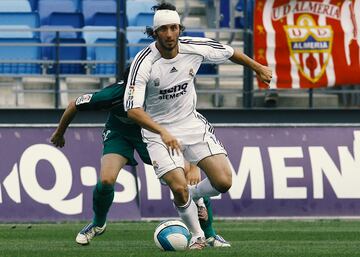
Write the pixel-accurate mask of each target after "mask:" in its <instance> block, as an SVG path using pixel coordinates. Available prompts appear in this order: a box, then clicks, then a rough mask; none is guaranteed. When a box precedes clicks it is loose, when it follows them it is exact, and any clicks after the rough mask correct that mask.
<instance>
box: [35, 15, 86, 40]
mask: <svg viewBox="0 0 360 257" xmlns="http://www.w3.org/2000/svg"><path fill="white" fill-rule="evenodd" d="M83 26H84V17H83V15H82V14H81V13H66V12H65V13H64V12H53V13H52V14H50V17H49V25H45V26H42V27H41V28H42V29H53V30H55V29H59V30H66V29H74V28H82V27H83ZM55 37H56V32H55V31H42V32H41V41H42V42H46V43H48V42H51V41H52V40H53V39H54V38H55ZM59 37H60V38H80V37H81V32H76V31H60V32H59Z"/></svg>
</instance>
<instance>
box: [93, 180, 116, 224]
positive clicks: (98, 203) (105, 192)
mask: <svg viewBox="0 0 360 257" xmlns="http://www.w3.org/2000/svg"><path fill="white" fill-rule="evenodd" d="M113 200H114V185H106V184H102V183H101V182H100V181H99V182H98V183H97V184H96V186H95V188H94V190H93V211H94V214H95V215H94V219H93V223H94V224H95V225H96V226H99V227H102V226H104V224H105V222H106V216H107V213H108V211H109V209H110V206H111V204H112V202H113Z"/></svg>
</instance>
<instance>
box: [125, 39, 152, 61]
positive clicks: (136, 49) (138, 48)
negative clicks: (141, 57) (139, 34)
mask: <svg viewBox="0 0 360 257" xmlns="http://www.w3.org/2000/svg"><path fill="white" fill-rule="evenodd" d="M153 41H154V40H153V39H152V38H140V39H139V40H138V41H137V42H136V44H141V45H139V46H130V47H129V48H128V52H129V57H130V58H134V57H135V55H136V54H137V53H138V52H140V51H141V50H142V49H144V48H145V47H146V46H148V45H149V44H151V43H152V42H153Z"/></svg>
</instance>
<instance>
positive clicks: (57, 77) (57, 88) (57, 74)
mask: <svg viewBox="0 0 360 257" xmlns="http://www.w3.org/2000/svg"><path fill="white" fill-rule="evenodd" d="M55 42H56V44H55V108H56V109H58V108H59V103H60V101H59V97H60V92H59V91H60V63H59V60H60V47H59V46H60V32H59V31H56V40H55Z"/></svg>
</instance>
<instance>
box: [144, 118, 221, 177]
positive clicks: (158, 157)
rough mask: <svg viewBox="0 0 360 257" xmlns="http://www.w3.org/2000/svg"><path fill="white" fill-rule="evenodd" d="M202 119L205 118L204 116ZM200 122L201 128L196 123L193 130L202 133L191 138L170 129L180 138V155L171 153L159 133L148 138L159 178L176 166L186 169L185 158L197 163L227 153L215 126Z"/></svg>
mask: <svg viewBox="0 0 360 257" xmlns="http://www.w3.org/2000/svg"><path fill="white" fill-rule="evenodd" d="M202 119H204V118H203V117H202ZM190 122H192V124H194V120H191V121H190ZM200 122H201V123H202V128H201V130H199V125H201V124H199V123H198V124H195V125H196V126H197V130H196V129H195V130H193V131H201V133H193V135H192V136H191V138H189V139H187V138H188V135H187V136H186V138H185V137H183V138H181V136H179V135H176V134H175V135H174V133H172V131H171V130H170V131H169V132H170V133H172V134H173V135H174V136H175V137H176V138H178V140H179V141H180V143H181V145H182V153H180V155H177V154H176V153H175V154H174V155H172V154H171V153H169V151H168V149H167V147H166V145H165V144H164V142H162V140H161V138H160V136H159V135H157V136H155V135H154V136H153V137H152V138H151V139H149V138H147V140H146V143H147V149H148V152H149V154H150V158H151V160H152V164H153V167H154V170H155V173H156V175H157V177H158V178H161V177H162V176H163V175H164V174H165V173H167V172H169V171H171V170H173V169H175V168H182V169H184V162H185V160H184V159H186V160H187V161H188V162H191V163H195V164H197V163H198V162H199V161H201V160H202V159H204V158H206V157H208V156H212V155H217V154H226V155H227V152H226V150H225V149H224V147H223V145H222V144H221V142H220V141H219V140H218V139H217V138H216V136H215V134H214V128H213V127H212V126H211V124H210V123H208V122H207V121H206V120H202V121H200ZM195 123H196V121H195ZM178 128H179V127H177V129H178ZM182 139H183V140H182ZM186 141H187V142H186Z"/></svg>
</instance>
